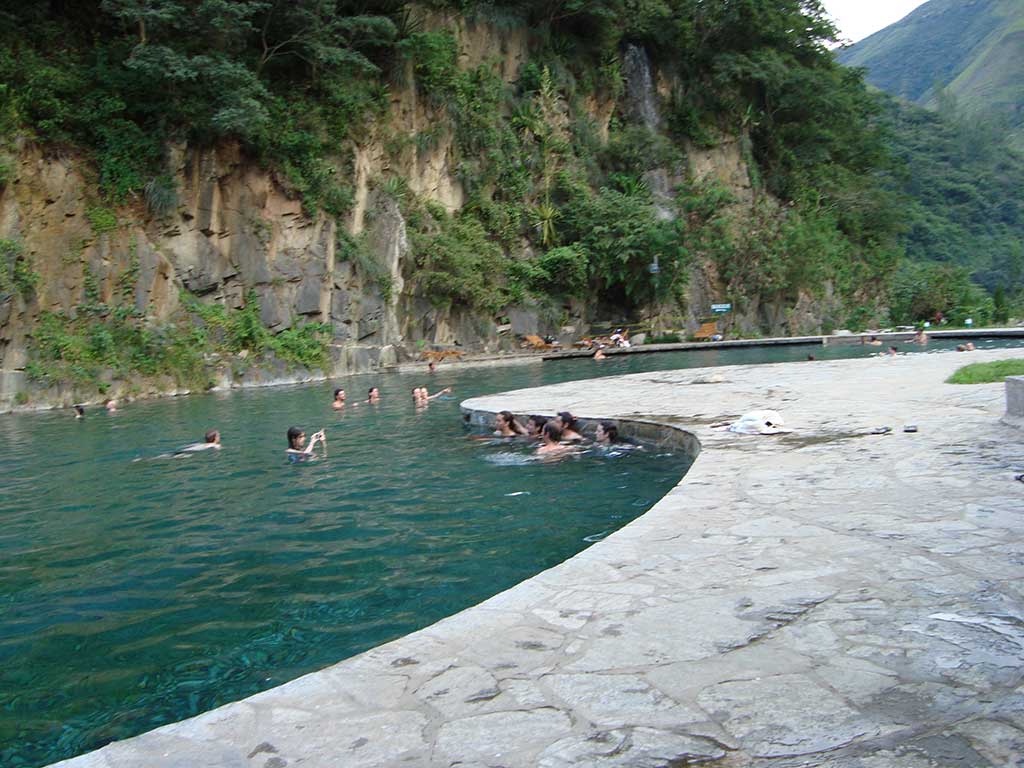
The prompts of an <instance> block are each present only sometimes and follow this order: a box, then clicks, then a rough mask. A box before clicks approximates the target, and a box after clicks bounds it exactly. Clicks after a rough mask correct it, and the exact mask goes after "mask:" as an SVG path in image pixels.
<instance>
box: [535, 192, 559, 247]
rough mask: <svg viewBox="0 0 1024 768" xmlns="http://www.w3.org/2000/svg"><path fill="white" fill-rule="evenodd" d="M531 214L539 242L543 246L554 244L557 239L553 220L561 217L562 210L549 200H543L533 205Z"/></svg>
mask: <svg viewBox="0 0 1024 768" xmlns="http://www.w3.org/2000/svg"><path fill="white" fill-rule="evenodd" d="M532 214H533V222H534V226H535V227H536V229H537V232H538V233H539V234H540V241H541V244H542V245H544V246H552V245H554V244H555V241H556V240H557V239H558V231H557V230H556V228H555V222H556V221H558V219H560V218H561V217H562V212H561V211H559V210H558V208H556V207H555V206H554V205H552V204H551V201H550V200H545V201H544V202H543V203H539V204H538V205H536V206H534V208H533V212H532Z"/></svg>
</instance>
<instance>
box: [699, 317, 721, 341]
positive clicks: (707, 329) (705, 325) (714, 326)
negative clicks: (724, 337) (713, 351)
mask: <svg viewBox="0 0 1024 768" xmlns="http://www.w3.org/2000/svg"><path fill="white" fill-rule="evenodd" d="M717 335H718V321H717V320H705V321H703V322H702V323H701V324H700V328H698V329H697V332H696V333H695V334H693V338H694V339H696V340H697V341H711V339H712V337H714V336H717Z"/></svg>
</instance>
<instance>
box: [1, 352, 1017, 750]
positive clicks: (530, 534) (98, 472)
mask: <svg viewBox="0 0 1024 768" xmlns="http://www.w3.org/2000/svg"><path fill="white" fill-rule="evenodd" d="M999 344H1000V346H1010V345H1015V346H1020V343H1019V342H1000V343H999ZM952 346H955V343H953V342H950V343H938V344H933V345H932V346H930V347H929V350H932V351H934V350H937V349H942V348H949V347H952ZM908 350H912V351H915V352H917V351H918V350H917V348H909V347H908ZM808 351H813V352H814V354H815V355H816V356H817V357H818V358H819V359H827V358H833V357H850V356H860V355H864V354H870V353H871V352H874V351H876V350H873V349H864V348H861V347H857V346H851V347H831V348H820V347H817V348H808V347H778V348H768V349H733V350H714V351H713V350H708V351H699V352H682V353H663V354H655V355H635V356H628V357H617V358H616V357H613V358H609V359H608V360H606V361H604V362H603V363H600V364H596V363H593V362H592V361H589V360H580V361H560V362H553V363H546V364H543V365H524V366H515V367H502V368H488V369H482V368H481V369H468V370H462V371H457V372H455V371H451V370H447V369H445V368H444V367H442V369H441V371H440V372H439V373H438V374H436V375H435V376H432V377H427V376H413V375H389V376H360V377H352V378H349V379H346V380H343V381H338V382H337V383H336V384H335V383H324V384H318V385H309V386H302V387H281V388H275V389H265V390H258V391H246V392H233V393H226V394H211V395H203V396H195V397H189V398H181V399H175V400H161V401H151V402H141V403H133V404H130V405H128V406H126V407H125V408H123V409H122V411H120V412H119V413H117V414H113V415H107V414H104V413H100V412H95V411H93V412H90V413H89V414H88V415H87V417H86V418H85V419H84V420H82V421H75V420H74V419H73V418H71V417H70V415H69V414H68V413H66V412H61V413H47V414H38V415H21V416H4V417H0V438H2V439H0V466H2V467H3V483H2V486H0V765H4V766H38V765H43V764H46V763H49V762H53V761H55V760H59V759H61V758H64V757H68V756H72V755H75V754H79V753H81V752H84V751H87V750H89V749H93V748H96V747H99V746H102V745H103V744H105V743H107V742H109V741H111V740H113V739H122V738H126V737H128V736H131V735H134V734H137V733H140V732H142V731H145V730H148V729H150V728H153V727H156V726H159V725H161V724H164V723H167V722H172V721H175V720H179V719H181V718H184V717H188V716H190V715H193V714H196V713H198V712H201V711H204V710H206V709H209V708H211V707H214V706H217V705H219V704H223V703H225V702H228V701H232V700H235V699H238V698H241V697H243V696H246V695H249V694H251V693H254V692H256V691H259V690H263V689H265V688H269V687H271V686H274V685H277V684H279V683H282V682H285V681H287V680H290V679H293V678H294V677H297V676H298V675H300V674H303V673H306V672H309V671H312V670H314V669H318V668H321V667H323V666H326V665H328V664H331V663H334V662H336V661H338V660H340V659H343V658H345V657H347V656H351V655H353V654H355V653H358V652H360V651H362V650H365V649H367V648H370V647H373V646H375V645H378V644H380V643H382V642H385V641H387V640H390V639H393V638H395V637H398V636H401V635H403V634H406V633H408V632H410V631H412V630H414V629H417V628H419V627H422V626H425V625H428V624H430V623H432V622H434V621H436V620H437V619H440V618H442V617H444V616H447V615H450V614H452V613H454V612H456V611H458V610H460V609H462V608H465V607H468V606H470V605H473V604H475V603H477V602H480V601H481V600H483V599H485V598H487V597H488V596H490V595H493V594H495V593H497V592H499V591H501V590H502V589H504V588H506V587H508V586H511V585H513V584H515V583H517V582H519V581H522V580H523V579H525V578H527V577H529V576H531V575H532V574H534V573H537V572H538V571H540V570H543V569H544V568H547V567H549V566H551V565H554V564H556V563H558V562H561V561H562V560H564V559H566V558H567V557H570V556H571V555H573V554H574V553H576V552H578V551H579V550H581V549H583V548H584V547H586V546H588V544H589V543H590V542H592V541H595V540H597V539H599V538H601V537H603V536H605V535H607V534H608V533H609V532H611V531H613V530H615V529H616V528H618V527H620V526H622V525H623V524H625V523H627V522H629V520H631V519H633V518H634V517H636V516H637V515H639V514H641V513H643V512H644V511H646V510H647V509H649V508H650V506H651V505H652V504H654V502H656V501H657V500H658V499H659V498H660V497H661V496H662V495H664V494H665V493H666V492H667V491H668V489H670V488H671V487H672V486H673V485H675V484H676V483H677V482H678V480H679V478H680V477H681V476H682V474H683V473H684V472H685V471H686V469H687V468H688V465H689V459H688V457H686V456H682V455H671V454H664V453H658V452H656V451H647V452H636V453H631V454H625V455H620V456H613V457H609V456H606V455H602V454H599V453H591V454H587V455H584V456H581V457H578V458H573V459H571V460H567V461H563V462H559V463H555V464H546V463H538V462H535V461H531V460H530V455H529V452H528V451H527V450H526V449H525V448H523V447H521V446H516V445H510V444H500V443H493V444H492V443H488V442H481V441H477V440H471V439H468V438H467V436H466V433H465V431H464V430H463V427H462V425H461V422H460V419H459V410H458V400H462V399H465V398H467V397H472V396H476V395H482V394H486V393H491V392H496V391H501V390H507V389H514V388H519V387H527V386H538V385H542V384H548V383H554V382H558V381H566V380H572V379H581V378H589V377H593V376H597V375H601V376H604V375H616V374H620V373H629V372H639V371H649V370H663V369H670V368H680V367H691V366H705V365H723V364H730V363H749V362H770V361H781V360H802V359H804V358H805V357H806V355H807V354H808ZM965 360H966V359H965ZM421 383H429V385H430V387H431V390H432V391H436V390H437V389H439V388H440V387H442V386H445V385H451V386H453V387H454V388H455V396H456V398H457V399H453V400H448V401H437V402H435V403H433V404H432V405H431V406H430V407H429V408H428V409H427V410H426V411H423V412H417V411H416V410H415V409H414V408H413V407H412V404H411V401H410V396H409V390H410V389H411V388H412V387H413V386H414V385H416V384H421ZM335 385H339V386H345V387H346V389H347V390H348V392H349V396H350V399H357V397H358V396H359V395H362V393H365V390H366V388H367V387H369V386H370V385H378V386H380V387H381V390H382V392H383V396H384V399H383V402H382V403H381V405H379V406H377V407H368V406H360V407H358V408H354V409H348V410H347V411H346V412H345V413H344V414H342V415H338V414H336V413H334V412H333V411H331V410H330V409H329V407H328V403H329V400H330V392H331V389H332V387H333V386H335ZM363 396H365V395H363ZM557 405H558V404H552V407H553V408H556V407H557ZM292 424H297V425H299V426H302V427H304V428H305V429H306V430H307V433H309V432H311V431H312V430H315V429H318V428H320V427H325V428H326V429H327V432H328V436H329V444H328V451H329V455H328V458H327V459H326V460H324V461H322V462H319V463H315V464H310V465H299V466H291V465H288V464H287V463H286V462H285V461H284V455H283V449H284V448H285V439H284V432H285V430H286V429H287V427H289V426H290V425H292ZM214 426H215V427H217V428H219V429H220V430H221V432H222V433H223V436H224V443H225V448H224V450H223V451H221V452H220V453H219V454H218V455H208V454H204V455H198V456H192V457H190V458H187V459H174V460H172V459H157V458H155V457H156V456H157V455H158V454H160V453H162V452H164V451H167V450H170V449H173V448H174V447H176V446H179V445H182V444H184V443H188V442H192V441H194V440H198V439H200V437H201V435H202V433H203V432H204V431H205V430H206V429H208V428H210V427H214ZM134 459H142V460H141V461H133V460H134Z"/></svg>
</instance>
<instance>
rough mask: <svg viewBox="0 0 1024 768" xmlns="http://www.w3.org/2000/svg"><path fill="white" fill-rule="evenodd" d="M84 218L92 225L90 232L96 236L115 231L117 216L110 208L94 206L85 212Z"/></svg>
mask: <svg viewBox="0 0 1024 768" xmlns="http://www.w3.org/2000/svg"><path fill="white" fill-rule="evenodd" d="M85 216H86V218H87V219H89V224H91V225H92V231H93V232H95V233H96V234H97V235H102V234H105V233H107V232H113V231H114V230H115V229H117V214H116V213H115V212H114V211H112V210H111V209H110V208H103V207H100V206H94V207H92V208H89V209H88V210H87V211H86V212H85Z"/></svg>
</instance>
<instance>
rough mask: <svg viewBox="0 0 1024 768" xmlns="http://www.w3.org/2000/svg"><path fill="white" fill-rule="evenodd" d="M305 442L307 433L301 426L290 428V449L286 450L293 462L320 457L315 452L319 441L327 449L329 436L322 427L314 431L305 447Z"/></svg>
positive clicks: (289, 459)
mask: <svg viewBox="0 0 1024 768" xmlns="http://www.w3.org/2000/svg"><path fill="white" fill-rule="evenodd" d="M305 442H306V433H305V432H303V431H302V430H301V429H300V428H299V427H289V428H288V450H286V451H285V455H286V456H287V457H288V461H290V462H291V463H292V464H298V463H299V462H301V461H310V460H311V459H315V458H319V457H318V456H317V455H316V453H315V452H314V451H315V449H316V445H317V443H320V445H321V447H322V448H323V449H324V450H325V451H326V449H327V436H326V435H325V434H324V431H323V430H322V429H321V430H320V431H319V432H314V433H313V435H312V437H310V438H309V444H308V445H306V446H305V447H303V444H304V443H305Z"/></svg>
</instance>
